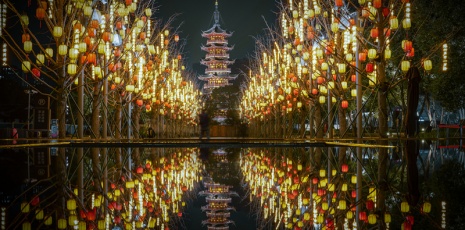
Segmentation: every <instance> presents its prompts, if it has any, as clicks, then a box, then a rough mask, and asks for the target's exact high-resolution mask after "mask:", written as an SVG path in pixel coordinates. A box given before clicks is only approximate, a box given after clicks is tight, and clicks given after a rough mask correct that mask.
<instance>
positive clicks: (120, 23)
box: [116, 21, 123, 30]
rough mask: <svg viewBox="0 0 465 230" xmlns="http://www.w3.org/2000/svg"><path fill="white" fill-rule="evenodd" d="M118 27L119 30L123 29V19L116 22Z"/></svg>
mask: <svg viewBox="0 0 465 230" xmlns="http://www.w3.org/2000/svg"><path fill="white" fill-rule="evenodd" d="M116 29H117V30H120V29H123V22H122V21H117V22H116Z"/></svg>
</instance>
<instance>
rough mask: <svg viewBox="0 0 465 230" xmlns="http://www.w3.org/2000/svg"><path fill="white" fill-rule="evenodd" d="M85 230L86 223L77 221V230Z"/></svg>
mask: <svg viewBox="0 0 465 230" xmlns="http://www.w3.org/2000/svg"><path fill="white" fill-rule="evenodd" d="M86 229H87V223H86V222H85V221H79V223H78V230H86Z"/></svg>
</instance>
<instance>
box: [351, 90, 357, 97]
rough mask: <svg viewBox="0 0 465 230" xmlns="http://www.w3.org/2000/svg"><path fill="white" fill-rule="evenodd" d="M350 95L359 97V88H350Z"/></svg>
mask: <svg viewBox="0 0 465 230" xmlns="http://www.w3.org/2000/svg"><path fill="white" fill-rule="evenodd" d="M350 95H351V96H352V97H357V89H352V90H350Z"/></svg>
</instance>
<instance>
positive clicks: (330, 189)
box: [328, 183, 336, 192]
mask: <svg viewBox="0 0 465 230" xmlns="http://www.w3.org/2000/svg"><path fill="white" fill-rule="evenodd" d="M335 187H336V186H335V185H334V184H333V183H329V184H328V191H330V192H334V188H335Z"/></svg>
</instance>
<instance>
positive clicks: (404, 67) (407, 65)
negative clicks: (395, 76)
mask: <svg viewBox="0 0 465 230" xmlns="http://www.w3.org/2000/svg"><path fill="white" fill-rule="evenodd" d="M401 69H402V71H403V72H407V71H408V70H409V69H410V61H407V60H403V61H402V63H401Z"/></svg>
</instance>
